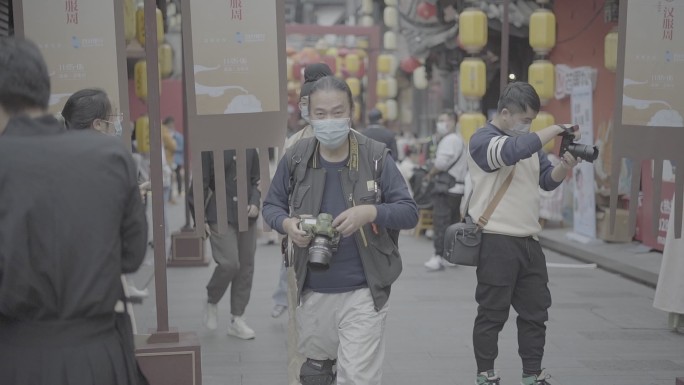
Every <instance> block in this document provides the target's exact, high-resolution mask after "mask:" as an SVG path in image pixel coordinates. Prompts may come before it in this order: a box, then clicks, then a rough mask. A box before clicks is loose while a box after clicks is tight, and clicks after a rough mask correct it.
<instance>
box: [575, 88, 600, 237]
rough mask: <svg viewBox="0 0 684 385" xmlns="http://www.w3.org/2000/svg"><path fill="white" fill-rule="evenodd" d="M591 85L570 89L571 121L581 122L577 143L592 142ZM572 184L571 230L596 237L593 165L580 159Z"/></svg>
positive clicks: (591, 144) (591, 143)
mask: <svg viewBox="0 0 684 385" xmlns="http://www.w3.org/2000/svg"><path fill="white" fill-rule="evenodd" d="M592 99H593V98H592V87H591V85H589V84H587V85H581V86H576V87H574V88H573V89H572V94H571V102H572V122H573V123H574V124H577V125H579V126H580V132H581V133H582V138H581V139H580V140H579V143H582V144H586V145H589V146H593V143H594V125H593V123H592V122H593V118H594V117H593V107H592V106H593V105H592V103H593V100H592ZM572 178H573V182H574V186H575V194H574V200H573V210H574V215H573V218H574V220H573V221H574V223H573V230H574V232H575V233H577V234H581V235H584V236H586V237H590V238H592V239H593V238H596V197H595V196H594V165H593V163H590V162H582V163H580V164H579V165H578V166H577V167H575V168H574V169H573V172H572Z"/></svg>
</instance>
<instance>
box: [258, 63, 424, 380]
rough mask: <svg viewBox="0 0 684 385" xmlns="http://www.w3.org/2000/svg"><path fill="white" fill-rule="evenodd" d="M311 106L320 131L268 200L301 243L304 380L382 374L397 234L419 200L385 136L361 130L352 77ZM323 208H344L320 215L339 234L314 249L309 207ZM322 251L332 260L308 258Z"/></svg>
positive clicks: (296, 148) (284, 228)
mask: <svg viewBox="0 0 684 385" xmlns="http://www.w3.org/2000/svg"><path fill="white" fill-rule="evenodd" d="M309 112H310V122H311V125H312V127H313V131H314V137H312V138H308V139H303V140H300V141H299V142H297V143H295V144H294V145H293V147H292V148H290V149H289V150H288V151H287V153H286V154H285V156H284V157H283V159H281V161H280V163H279V165H278V169H277V170H276V174H275V176H274V178H273V182H272V184H271V188H270V190H269V192H268V195H267V198H266V200H265V201H264V210H263V213H264V219H265V220H266V222H267V223H268V224H269V226H271V228H274V229H276V230H277V231H278V232H280V233H281V234H287V235H288V238H289V240H290V241H291V243H292V245H291V248H289V249H290V251H289V254H288V259H289V260H290V261H291V263H293V264H294V268H295V271H296V275H297V280H296V283H297V298H298V303H299V307H298V308H297V313H296V318H297V328H298V331H299V338H300V340H299V351H300V353H301V354H302V355H304V356H305V357H306V358H307V360H306V362H305V363H304V364H303V365H302V367H301V369H300V381H301V383H302V384H304V385H309V384H321V385H327V384H332V383H334V382H335V378H337V383H344V384H364V385H367V384H380V383H381V378H382V362H383V358H384V333H385V320H386V316H387V310H388V300H389V294H390V288H391V284H392V282H394V280H396V279H397V277H398V276H399V274H400V273H401V269H402V268H401V257H400V255H399V251H398V248H397V239H396V235H397V234H398V230H399V229H409V228H413V227H414V226H415V224H416V223H417V221H418V214H417V208H416V205H415V202H414V201H413V199H412V198H411V196H410V194H409V192H408V188H407V186H406V183H404V179H403V178H402V177H401V173H400V172H399V170H398V168H397V166H396V164H395V162H394V160H393V159H392V158H391V157H390V156H387V150H386V149H385V146H384V145H383V144H382V143H379V142H376V141H374V140H372V139H369V138H367V137H365V136H363V135H361V134H358V133H357V132H354V131H352V130H351V117H352V113H353V99H352V94H351V90H350V89H349V87H348V86H347V84H346V83H345V82H344V81H343V80H340V79H338V78H335V77H330V76H329V77H324V78H322V79H320V80H318V81H317V82H316V83H314V85H313V88H312V91H311V93H310V95H309ZM291 177H292V179H291ZM291 181H292V182H291ZM319 214H328V215H330V217H329V218H334V220H332V222H325V216H324V217H322V219H321V222H320V223H319V222H318V220H316V222H317V223H318V224H317V226H318V225H320V226H321V228H322V229H327V230H328V231H331V232H329V233H328V234H331V235H332V238H330V239H329V240H328V241H326V238H325V236H323V238H320V237H316V238H317V239H318V240H317V241H315V242H316V245H317V246H314V248H313V249H310V248H309V246H310V243H311V241H312V239H311V238H310V237H309V235H308V234H309V233H307V232H306V231H304V230H303V229H302V228H301V220H300V217H301V216H302V215H312V216H313V217H314V218H317V217H318V215H319ZM307 223H309V224H311V222H310V221H309V222H307ZM329 226H332V227H329ZM332 229H334V232H332ZM324 231H325V230H324ZM338 236H339V238H338ZM333 239H339V240H338V241H334V240H333ZM330 242H333V244H335V242H337V243H336V244H337V246H333V244H330ZM326 244H327V245H328V246H327V247H326V246H325V245H326ZM331 247H333V248H332V249H331ZM312 250H313V251H312ZM319 252H320V253H322V254H324V255H330V256H331V259H330V261H329V262H328V263H327V264H326V263H323V262H321V264H320V265H319V264H318V262H316V263H313V262H312V263H313V264H311V263H308V261H309V256H310V253H313V254H317V253H319ZM316 260H317V259H315V260H314V262H315V261H316ZM312 266H313V267H312ZM323 266H328V267H327V269H325V268H324V267H323ZM319 267H320V269H319ZM333 366H336V368H337V372H336V373H335V372H333Z"/></svg>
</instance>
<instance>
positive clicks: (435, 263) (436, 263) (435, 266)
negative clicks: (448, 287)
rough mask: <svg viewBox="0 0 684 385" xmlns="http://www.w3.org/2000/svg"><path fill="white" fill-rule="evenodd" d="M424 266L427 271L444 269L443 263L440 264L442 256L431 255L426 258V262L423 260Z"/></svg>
mask: <svg viewBox="0 0 684 385" xmlns="http://www.w3.org/2000/svg"><path fill="white" fill-rule="evenodd" d="M425 268H427V269H428V271H439V270H442V269H444V265H442V257H440V256H439V255H433V256H432V257H430V259H428V261H427V262H425Z"/></svg>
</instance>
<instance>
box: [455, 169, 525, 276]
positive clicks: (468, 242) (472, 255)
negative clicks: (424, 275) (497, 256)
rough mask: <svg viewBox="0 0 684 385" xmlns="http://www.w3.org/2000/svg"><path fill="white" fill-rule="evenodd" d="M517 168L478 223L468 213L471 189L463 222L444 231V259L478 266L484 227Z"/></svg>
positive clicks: (507, 178) (500, 188) (509, 175)
mask: <svg viewBox="0 0 684 385" xmlns="http://www.w3.org/2000/svg"><path fill="white" fill-rule="evenodd" d="M514 173H515V168H513V170H512V171H511V173H510V174H508V177H506V180H504V182H503V184H502V185H501V187H499V191H497V193H496V195H495V196H494V199H492V200H491V201H490V202H489V205H487V208H486V209H485V211H484V213H482V216H480V219H478V221H477V223H475V222H473V218H471V217H470V215H468V206H469V205H470V198H471V197H472V196H473V192H472V191H471V192H470V194H469V195H468V200H467V201H466V207H465V216H464V218H463V220H462V221H461V222H458V223H454V224H453V225H451V226H449V227H447V229H446V231H445V232H444V259H446V260H447V261H449V262H451V263H455V264H457V265H463V266H477V265H478V263H479V262H480V246H481V244H482V229H483V228H484V227H485V226H486V225H487V222H488V221H489V218H490V217H491V215H492V213H493V212H494V209H496V206H498V205H499V202H500V201H501V199H502V198H503V196H504V194H505V193H506V190H508V186H510V185H511V181H512V180H513V174H514Z"/></svg>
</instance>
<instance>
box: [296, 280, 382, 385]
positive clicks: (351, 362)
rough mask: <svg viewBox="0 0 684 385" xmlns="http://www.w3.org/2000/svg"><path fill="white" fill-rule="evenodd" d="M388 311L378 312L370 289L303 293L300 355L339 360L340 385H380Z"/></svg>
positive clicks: (338, 380)
mask: <svg viewBox="0 0 684 385" xmlns="http://www.w3.org/2000/svg"><path fill="white" fill-rule="evenodd" d="M387 308H388V305H385V307H383V308H382V309H380V311H375V306H374V304H373V298H372V297H371V294H370V290H369V289H358V290H354V291H351V292H347V293H339V294H322V293H315V292H312V291H309V292H307V293H304V295H303V296H302V304H301V305H300V306H299V307H298V308H297V314H296V317H297V329H298V331H299V351H300V353H302V355H304V356H306V357H307V358H311V359H314V360H334V359H337V385H380V384H381V383H382V362H383V360H384V358H385V320H386V318H387Z"/></svg>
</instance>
